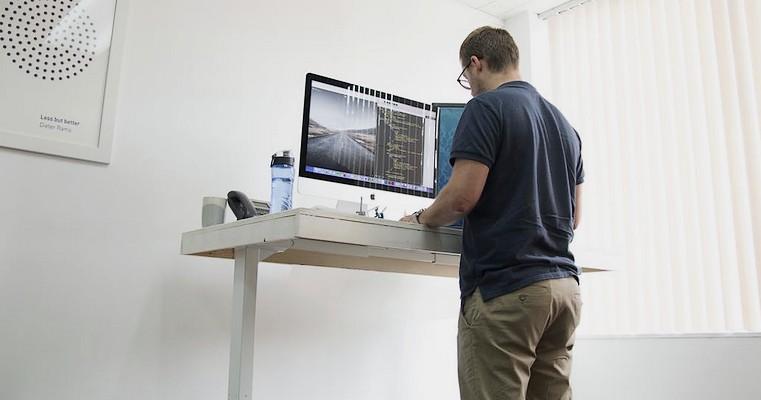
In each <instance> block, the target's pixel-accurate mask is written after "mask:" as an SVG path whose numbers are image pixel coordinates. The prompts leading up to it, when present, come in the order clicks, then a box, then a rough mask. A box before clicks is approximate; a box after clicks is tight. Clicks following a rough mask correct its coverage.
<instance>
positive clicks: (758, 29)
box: [547, 0, 761, 334]
mask: <svg viewBox="0 0 761 400" xmlns="http://www.w3.org/2000/svg"><path fill="white" fill-rule="evenodd" d="M759 21H761V1H758V0H715V1H711V0H673V1H672V0H669V1H663V0H594V1H591V2H588V3H586V4H585V5H583V6H580V7H576V8H574V9H573V10H571V11H568V12H565V13H563V14H560V15H559V16H556V17H553V18H550V19H549V20H548V21H547V26H548V29H549V38H550V63H551V67H550V70H551V88H552V90H551V95H550V96H549V97H550V98H551V99H552V100H553V102H554V103H555V104H556V105H558V107H559V108H560V109H561V110H563V112H564V113H565V114H566V116H567V117H568V118H569V120H571V122H572V123H573V124H574V126H575V127H576V128H577V130H578V131H579V134H580V135H581V138H582V141H583V155H584V159H585V169H586V177H587V178H586V183H585V184H584V186H585V187H584V195H585V196H584V214H583V218H582V221H581V228H580V230H579V235H578V236H579V238H581V239H583V240H587V241H590V242H595V243H597V244H599V245H602V246H604V247H610V248H612V249H614V250H615V259H616V262H615V264H616V265H615V268H616V271H614V272H601V273H591V274H586V275H584V277H583V294H584V301H585V303H584V307H585V310H584V316H583V321H582V326H581V327H580V331H582V332H584V333H592V334H629V333H635V334H636V333H701V332H745V331H761V297H760V295H759V292H760V288H761V268H760V264H761V128H760V126H761V119H760V118H761V117H760V116H759V115H760V114H761V110H760V108H761V23H759Z"/></svg>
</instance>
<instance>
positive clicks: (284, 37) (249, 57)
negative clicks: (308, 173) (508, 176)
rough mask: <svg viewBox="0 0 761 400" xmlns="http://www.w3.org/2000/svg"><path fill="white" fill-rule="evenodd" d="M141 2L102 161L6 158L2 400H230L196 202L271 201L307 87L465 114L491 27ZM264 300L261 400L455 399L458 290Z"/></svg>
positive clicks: (339, 283)
mask: <svg viewBox="0 0 761 400" xmlns="http://www.w3.org/2000/svg"><path fill="white" fill-rule="evenodd" d="M130 3H131V4H130V7H129V16H128V26H127V36H126V43H125V50H124V55H123V65H122V69H121V71H122V75H121V88H120V92H119V99H118V110H117V117H116V127H115V132H114V145H113V157H112V162H111V164H110V165H107V166H106V165H98V164H93V163H88V162H82V161H76V160H69V159H63V158H57V157H52V156H45V155H38V154H32V153H27V152H21V151H16V150H10V149H2V148H0V182H1V187H2V196H0V221H2V223H0V399H3V400H25V399H40V398H54V399H59V400H69V399H99V400H101V399H130V400H132V399H162V400H165V399H180V398H182V399H223V398H226V395H227V369H228V352H229V330H230V310H231V290H232V270H233V265H232V262H231V261H229V260H213V259H204V258H197V257H187V256H180V255H179V245H180V235H181V233H182V232H184V231H188V230H193V229H196V228H199V227H200V211H201V198H202V197H203V196H208V195H217V196H224V195H225V194H226V193H227V191H229V190H231V189H239V190H243V191H245V192H246V193H248V194H249V195H250V196H251V197H256V198H261V199H268V197H269V188H268V187H269V186H268V180H269V168H268V167H269V157H270V155H271V154H272V153H274V152H275V151H277V150H281V149H284V148H291V149H297V148H298V142H299V133H300V127H301V110H302V102H303V90H304V89H303V86H304V75H305V73H306V72H308V71H311V72H315V73H319V74H323V75H327V76H331V77H334V78H338V79H342V80H346V81H350V82H356V83H361V84H364V85H366V86H368V87H372V88H376V89H381V90H384V91H387V92H392V93H396V94H399V95H401V96H404V97H408V98H411V99H415V100H419V101H425V102H433V101H448V102H460V101H466V100H467V99H468V98H469V95H468V93H467V92H466V91H464V90H462V89H461V88H460V87H459V85H457V83H456V81H455V78H456V77H457V74H459V72H460V69H461V68H460V65H459V62H458V57H457V52H458V49H459V45H460V42H461V41H462V39H463V38H464V37H465V36H466V35H467V33H468V32H470V30H472V29H473V28H475V27H478V26H481V25H484V24H498V23H499V21H498V20H496V19H494V18H492V17H488V16H486V15H484V14H482V13H480V12H477V11H474V10H471V9H468V8H466V7H464V6H462V5H459V4H454V3H452V2H449V1H441V0H438V1H436V0H422V1H412V2H410V1H404V0H384V1H370V0H320V1H295V0H285V1H273V2H261V1H243V0H235V1H225V2H219V3H213V2H212V3H210V2H202V1H198V0H183V1H180V0H163V1H152V0H132V1H131V2H130ZM0 112H2V111H1V110H0ZM296 201H297V204H296V205H297V206H298V205H310V204H309V202H310V201H313V200H311V199H306V198H299V197H297V198H296ZM315 201H316V200H315ZM231 218H232V215H228V219H231ZM259 288H260V292H259V294H258V299H259V302H258V305H259V308H258V313H257V332H256V333H257V336H256V356H255V373H254V394H255V396H256V398H276V399H302V398H305V397H308V398H311V399H356V398H362V399H388V398H396V399H416V400H418V399H455V398H457V394H456V393H457V391H456V387H457V386H456V385H457V384H456V376H455V374H456V368H455V354H454V351H455V346H454V341H455V324H456V321H455V316H456V312H457V303H458V301H457V297H458V288H457V282H456V280H452V279H443V278H433V277H414V276H402V275H395V274H380V273H372V272H360V271H344V270H335V269H322V268H305V267H289V266H277V265H270V264H265V265H264V266H263V267H262V270H261V274H260V278H259Z"/></svg>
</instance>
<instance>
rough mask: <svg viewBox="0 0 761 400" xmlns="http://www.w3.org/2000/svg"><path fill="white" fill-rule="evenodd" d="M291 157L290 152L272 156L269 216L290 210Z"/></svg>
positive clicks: (291, 191)
mask: <svg viewBox="0 0 761 400" xmlns="http://www.w3.org/2000/svg"><path fill="white" fill-rule="evenodd" d="M293 161H294V160H293V157H291V152H290V151H289V150H285V151H283V152H282V153H275V154H273V155H272V162H270V168H271V169H272V196H271V197H270V214H274V213H276V212H280V211H285V210H290V209H291V197H293Z"/></svg>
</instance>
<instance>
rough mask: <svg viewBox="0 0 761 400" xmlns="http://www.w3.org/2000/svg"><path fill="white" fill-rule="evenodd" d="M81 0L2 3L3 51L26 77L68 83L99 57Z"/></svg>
mask: <svg viewBox="0 0 761 400" xmlns="http://www.w3.org/2000/svg"><path fill="white" fill-rule="evenodd" d="M79 3H80V0H5V1H2V0H0V51H2V55H3V56H5V57H7V58H8V59H9V60H10V62H11V63H12V64H13V65H14V66H15V67H16V68H18V70H19V71H20V72H22V73H23V74H24V75H28V76H30V77H34V78H37V79H42V80H45V81H64V80H67V79H75V78H76V77H78V76H80V75H82V73H84V72H85V70H86V69H87V67H89V66H90V65H91V64H92V62H93V58H94V57H95V50H96V47H97V36H96V35H97V32H96V31H95V24H94V23H93V22H92V21H91V20H90V17H89V16H88V15H87V13H86V12H85V10H84V9H83V7H78V4H79Z"/></svg>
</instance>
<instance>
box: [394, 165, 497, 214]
mask: <svg viewBox="0 0 761 400" xmlns="http://www.w3.org/2000/svg"><path fill="white" fill-rule="evenodd" d="M488 175H489V167H487V166H486V165H484V164H482V163H480V162H478V161H473V160H467V159H462V158H458V159H457V160H455V163H454V167H453V168H452V176H451V177H450V178H449V182H448V183H447V185H446V186H444V189H443V190H442V191H441V192H440V193H439V195H438V196H437V197H436V200H435V201H434V202H433V204H432V205H431V206H430V207H428V208H427V209H425V211H424V212H422V213H421V214H419V215H418V220H419V221H420V223H421V224H423V225H426V226H430V227H437V226H445V225H450V224H453V223H455V222H457V221H459V220H461V219H462V218H463V217H465V216H466V215H468V214H469V213H470V211H471V210H473V207H475V206H476V203H477V202H478V199H480V198H481V193H482V192H483V190H484V184H486V178H487V177H488ZM402 221H407V222H415V217H413V216H406V217H404V218H402Z"/></svg>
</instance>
